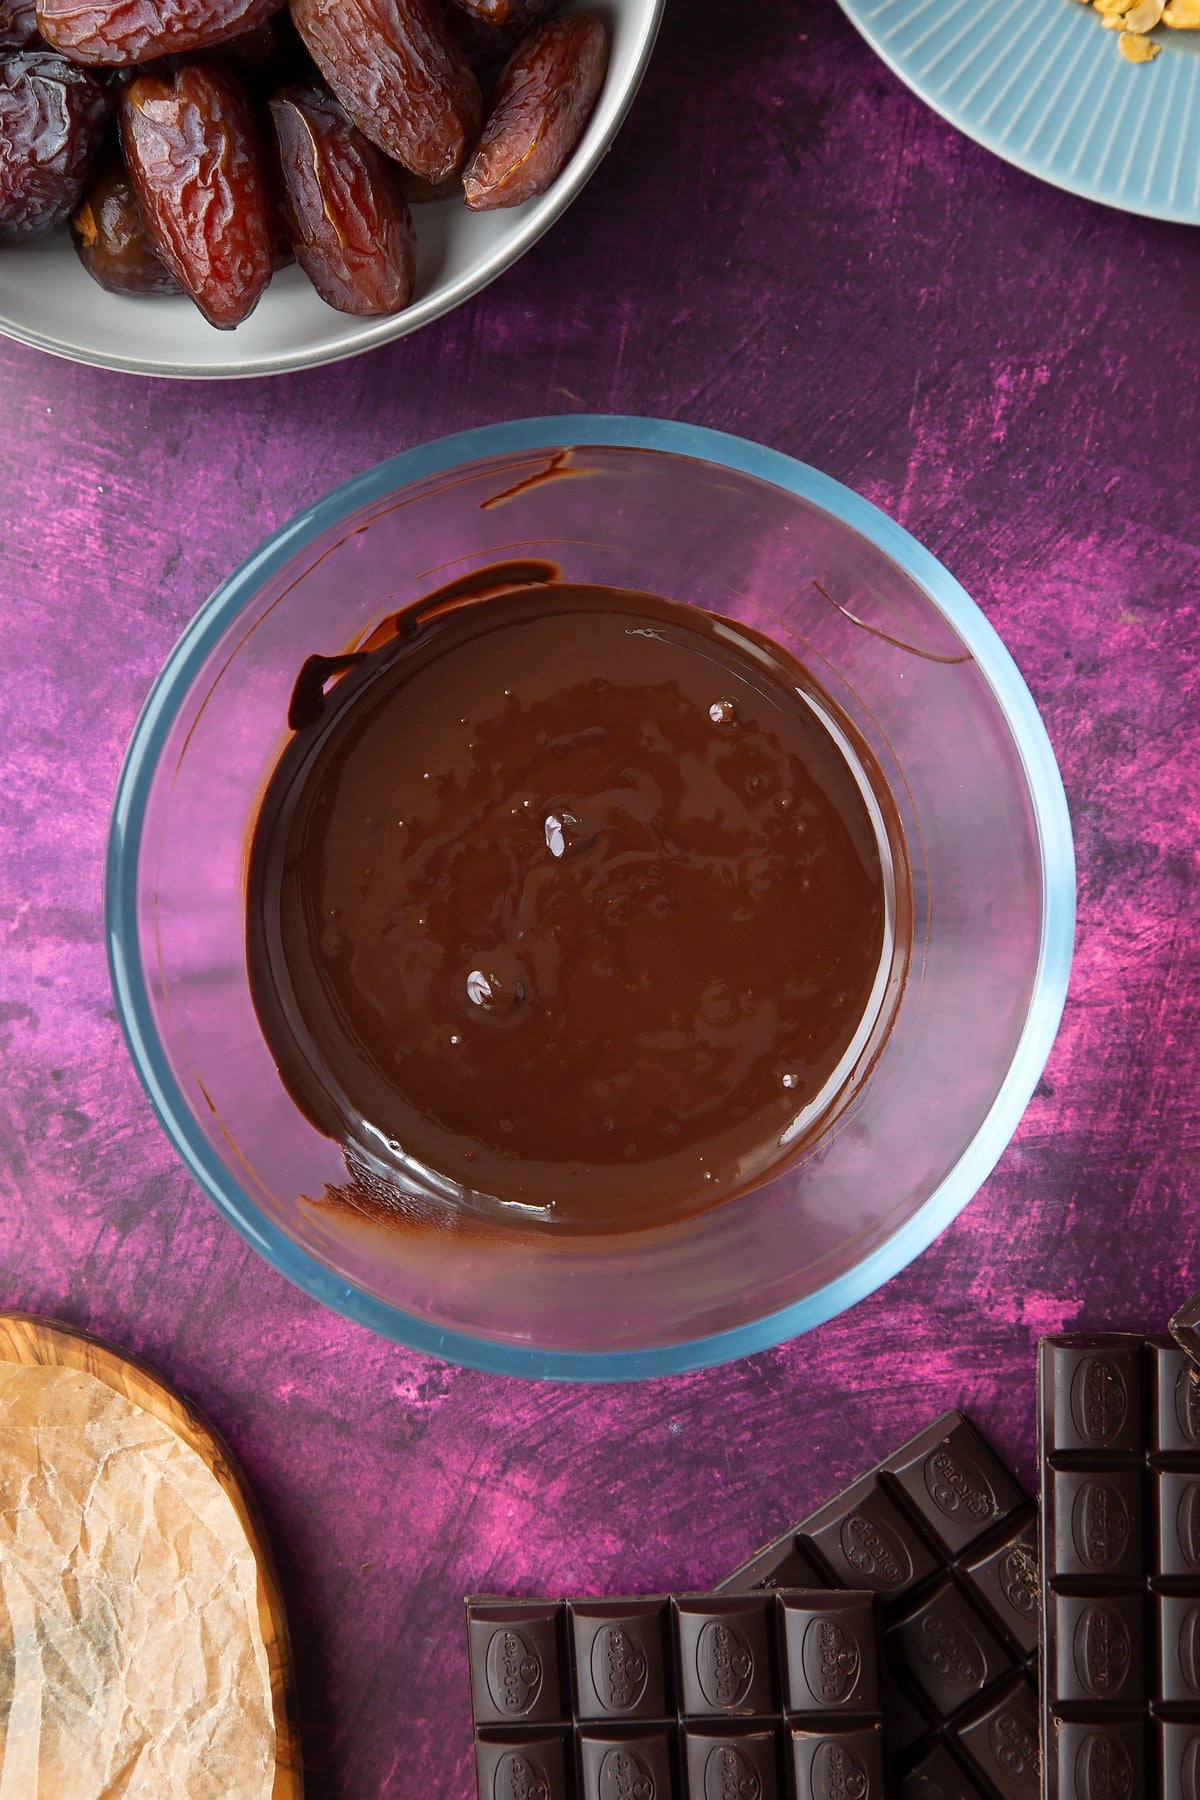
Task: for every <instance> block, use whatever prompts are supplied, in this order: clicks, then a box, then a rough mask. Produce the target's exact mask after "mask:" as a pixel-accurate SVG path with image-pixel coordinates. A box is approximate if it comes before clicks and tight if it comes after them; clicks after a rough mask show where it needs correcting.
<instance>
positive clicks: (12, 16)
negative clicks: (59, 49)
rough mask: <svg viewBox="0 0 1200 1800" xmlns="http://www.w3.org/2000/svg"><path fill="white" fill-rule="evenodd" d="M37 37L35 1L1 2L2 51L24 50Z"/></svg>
mask: <svg viewBox="0 0 1200 1800" xmlns="http://www.w3.org/2000/svg"><path fill="white" fill-rule="evenodd" d="M36 35H37V19H36V17H35V16H34V0H0V50H23V49H24V48H25V46H26V44H29V43H32V42H33V39H34V38H35V36H36Z"/></svg>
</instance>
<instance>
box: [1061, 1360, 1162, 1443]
mask: <svg viewBox="0 0 1200 1800" xmlns="http://www.w3.org/2000/svg"><path fill="white" fill-rule="evenodd" d="M1048 1348H1049V1366H1048V1367H1045V1366H1044V1372H1045V1388H1044V1405H1045V1450H1046V1454H1047V1455H1049V1456H1056V1455H1059V1454H1061V1453H1062V1452H1063V1451H1071V1452H1080V1453H1082V1452H1087V1451H1092V1452H1095V1453H1096V1454H1098V1455H1117V1456H1137V1457H1140V1456H1141V1453H1142V1373H1141V1360H1140V1359H1141V1344H1140V1342H1138V1341H1136V1340H1135V1341H1133V1342H1131V1343H1129V1344H1123V1345H1120V1346H1118V1345H1115V1344H1109V1345H1106V1346H1104V1347H1103V1348H1100V1347H1098V1346H1097V1345H1095V1344H1094V1343H1092V1342H1090V1341H1089V1340H1087V1339H1081V1340H1079V1341H1078V1342H1075V1341H1072V1340H1071V1339H1069V1338H1067V1339H1059V1340H1052V1341H1051V1343H1050V1345H1049V1346H1048Z"/></svg>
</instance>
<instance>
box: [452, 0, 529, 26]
mask: <svg viewBox="0 0 1200 1800" xmlns="http://www.w3.org/2000/svg"><path fill="white" fill-rule="evenodd" d="M516 3H517V0H455V4H456V5H458V6H461V7H462V9H463V11H464V12H467V13H472V14H473V15H474V16H475V18H477V19H485V20H486V21H487V23H488V24H489V25H507V24H508V21H509V20H510V19H511V18H512V14H513V7H514V5H515V4H516Z"/></svg>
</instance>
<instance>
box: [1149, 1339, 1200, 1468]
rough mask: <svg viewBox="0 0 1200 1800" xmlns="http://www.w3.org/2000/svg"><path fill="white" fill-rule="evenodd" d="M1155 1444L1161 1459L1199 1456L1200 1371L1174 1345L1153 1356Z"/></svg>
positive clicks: (1159, 1347) (1156, 1350)
mask: <svg viewBox="0 0 1200 1800" xmlns="http://www.w3.org/2000/svg"><path fill="white" fill-rule="evenodd" d="M1151 1366H1152V1368H1153V1371H1154V1374H1153V1385H1154V1420H1153V1425H1154V1442H1153V1445H1152V1448H1153V1449H1154V1450H1156V1451H1158V1452H1159V1453H1160V1454H1161V1455H1167V1456H1197V1455H1200V1369H1198V1368H1197V1367H1196V1365H1195V1363H1194V1362H1193V1361H1192V1360H1191V1358H1190V1357H1188V1356H1185V1355H1184V1354H1183V1351H1182V1350H1177V1349H1176V1348H1175V1347H1174V1345H1172V1346H1171V1347H1170V1348H1168V1347H1167V1346H1166V1345H1165V1344H1156V1345H1155V1347H1154V1350H1153V1352H1152V1365H1151Z"/></svg>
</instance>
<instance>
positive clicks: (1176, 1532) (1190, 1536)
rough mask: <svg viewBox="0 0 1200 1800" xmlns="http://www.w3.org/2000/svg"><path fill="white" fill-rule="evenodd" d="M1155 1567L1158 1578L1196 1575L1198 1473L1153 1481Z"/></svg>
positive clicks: (1199, 1552) (1163, 1475) (1199, 1559)
mask: <svg viewBox="0 0 1200 1800" xmlns="http://www.w3.org/2000/svg"><path fill="white" fill-rule="evenodd" d="M1154 1499H1155V1508H1154V1510H1155V1518H1156V1523H1157V1538H1156V1566H1157V1569H1158V1573H1159V1574H1160V1575H1180V1576H1185V1577H1190V1578H1191V1579H1192V1580H1195V1578H1196V1576H1197V1575H1200V1474H1196V1475H1188V1474H1179V1473H1177V1472H1166V1471H1160V1472H1159V1473H1158V1474H1157V1475H1156V1476H1155V1478H1154Z"/></svg>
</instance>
